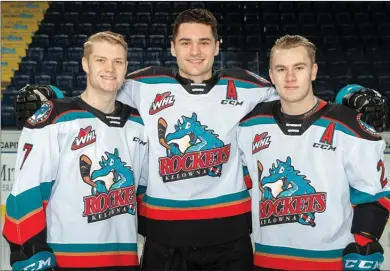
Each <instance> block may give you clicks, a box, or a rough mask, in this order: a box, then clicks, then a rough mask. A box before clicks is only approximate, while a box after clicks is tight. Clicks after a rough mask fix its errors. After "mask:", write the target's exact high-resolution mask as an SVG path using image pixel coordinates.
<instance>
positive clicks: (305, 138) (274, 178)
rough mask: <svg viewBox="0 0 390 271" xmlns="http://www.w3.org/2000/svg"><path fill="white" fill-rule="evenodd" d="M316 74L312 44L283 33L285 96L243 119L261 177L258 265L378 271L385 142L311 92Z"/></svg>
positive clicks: (279, 84) (280, 65)
mask: <svg viewBox="0 0 390 271" xmlns="http://www.w3.org/2000/svg"><path fill="white" fill-rule="evenodd" d="M317 70H318V67H317V64H315V45H314V44H313V43H311V42H309V41H308V40H307V39H306V38H304V37H302V36H288V35H287V36H284V37H281V38H280V39H278V40H277V41H276V42H275V45H274V46H273V48H272V50H271V57H270V70H269V71H270V77H271V80H272V82H273V83H274V85H275V86H276V89H277V91H278V93H279V95H280V101H273V102H267V103H263V104H260V105H257V106H256V107H255V109H254V110H253V111H252V112H251V113H249V114H248V115H247V116H246V117H245V118H244V119H243V120H242V121H241V122H240V125H239V129H238V131H239V132H238V142H239V145H240V149H241V150H242V152H243V154H244V160H245V162H246V164H247V166H248V169H249V173H250V177H251V178H252V180H253V181H254V185H253V189H252V200H253V201H252V215H253V232H254V241H255V256H254V264H255V266H256V267H258V268H259V269H260V270H270V269H274V270H343V269H344V270H378V269H379V266H380V264H381V262H382V261H383V249H382V247H381V245H380V244H379V242H378V240H379V238H380V237H381V234H382V232H383V230H384V227H385V225H386V222H387V219H388V216H389V210H390V200H389V196H390V186H389V184H388V180H387V177H386V173H385V167H384V160H383V157H384V149H385V145H386V144H385V142H384V141H383V140H382V138H381V137H380V136H379V135H378V134H377V133H376V131H375V130H374V129H372V128H371V127H370V126H368V125H367V124H365V123H364V122H363V121H362V120H361V117H362V115H361V114H359V113H357V112H356V111H355V110H352V109H350V108H347V107H344V106H342V105H336V104H331V103H327V102H325V101H322V100H320V99H319V98H317V97H316V96H314V94H313V87H312V81H313V80H315V78H316V74H317ZM255 183H256V185H255Z"/></svg>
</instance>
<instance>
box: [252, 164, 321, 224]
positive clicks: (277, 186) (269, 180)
mask: <svg viewBox="0 0 390 271" xmlns="http://www.w3.org/2000/svg"><path fill="white" fill-rule="evenodd" d="M257 165H258V174H259V188H260V190H261V192H262V198H261V201H260V226H261V227H264V226H270V225H276V224H286V223H299V224H301V225H308V226H311V227H315V226H316V223H315V214H316V213H322V212H324V211H325V209H326V193H324V192H317V191H316V190H315V188H314V187H313V186H312V185H311V184H310V181H309V180H308V179H306V176H304V175H301V174H299V173H300V171H299V170H295V169H294V167H293V166H292V165H291V158H290V157H287V159H286V162H283V161H280V160H276V166H275V164H272V168H270V169H269V175H268V176H266V177H264V178H261V175H262V172H263V166H262V164H261V163H260V162H259V161H258V162H257Z"/></svg>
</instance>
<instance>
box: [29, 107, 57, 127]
mask: <svg viewBox="0 0 390 271" xmlns="http://www.w3.org/2000/svg"><path fill="white" fill-rule="evenodd" d="M52 110H53V104H52V102H50V101H47V102H44V103H43V104H42V105H41V107H40V108H39V109H38V110H37V111H35V113H34V115H32V116H31V117H30V118H29V119H28V120H27V122H28V123H30V124H31V125H37V124H39V123H42V122H45V121H46V120H47V119H48V118H49V116H50V114H51V112H52Z"/></svg>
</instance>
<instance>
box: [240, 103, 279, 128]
mask: <svg viewBox="0 0 390 271" xmlns="http://www.w3.org/2000/svg"><path fill="white" fill-rule="evenodd" d="M278 103H280V101H279V100H276V101H271V102H263V103H259V104H257V105H256V106H255V108H253V110H252V111H251V112H249V113H248V114H247V115H246V116H245V117H243V118H242V119H241V121H240V126H241V127H246V126H253V125H256V124H260V123H273V122H274V117H273V113H272V112H273V111H274V108H275V106H277V104H278ZM254 120H256V121H254Z"/></svg>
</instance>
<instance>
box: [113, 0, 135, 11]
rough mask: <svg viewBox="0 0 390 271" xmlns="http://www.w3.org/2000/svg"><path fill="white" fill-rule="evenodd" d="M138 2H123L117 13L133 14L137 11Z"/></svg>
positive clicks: (119, 4) (120, 3)
mask: <svg viewBox="0 0 390 271" xmlns="http://www.w3.org/2000/svg"><path fill="white" fill-rule="evenodd" d="M136 4H137V2H129V1H123V2H122V1H121V2H118V7H117V11H123V12H133V11H135V10H136V9H137V8H136Z"/></svg>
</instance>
